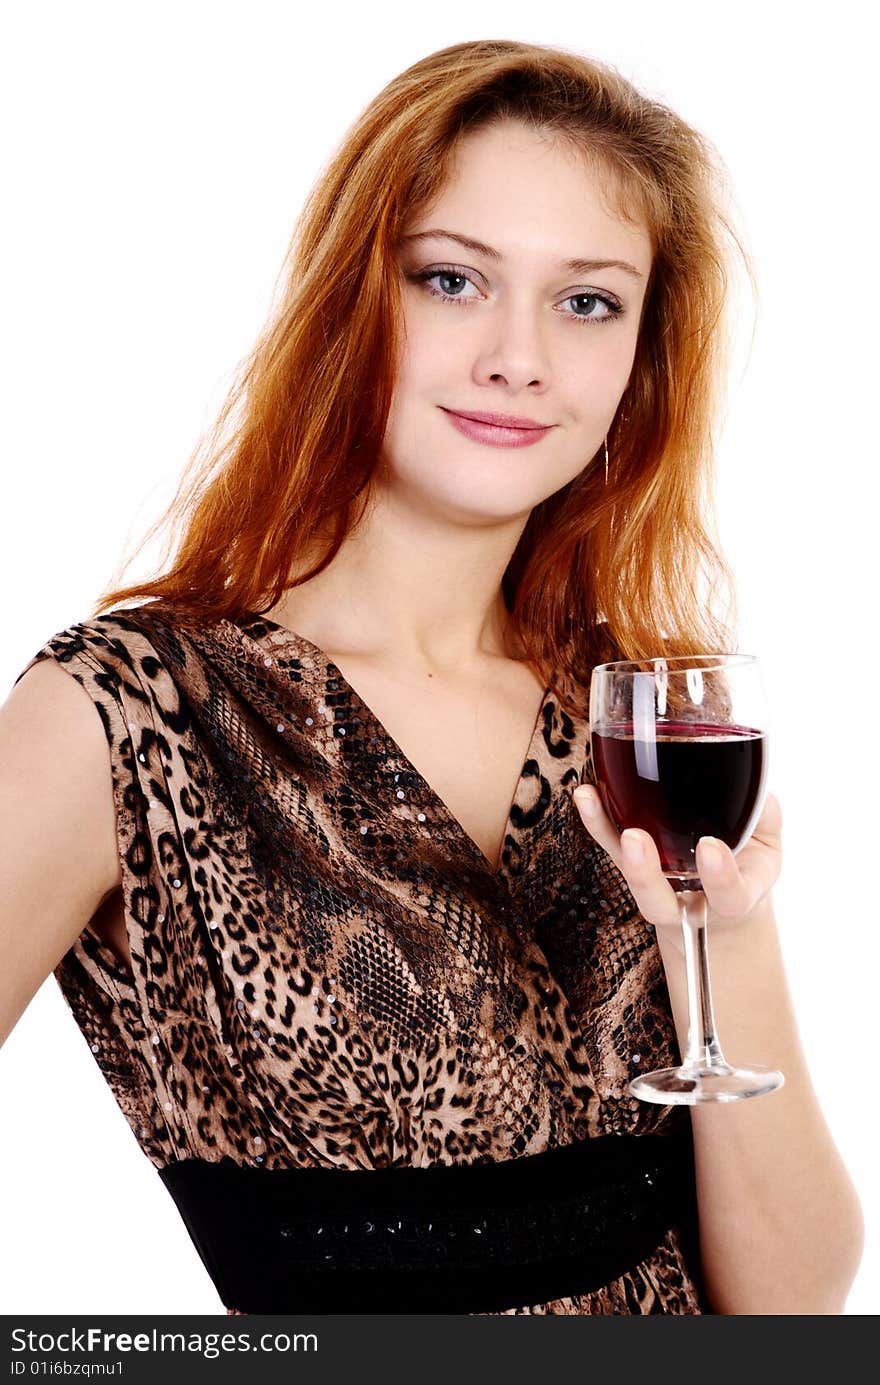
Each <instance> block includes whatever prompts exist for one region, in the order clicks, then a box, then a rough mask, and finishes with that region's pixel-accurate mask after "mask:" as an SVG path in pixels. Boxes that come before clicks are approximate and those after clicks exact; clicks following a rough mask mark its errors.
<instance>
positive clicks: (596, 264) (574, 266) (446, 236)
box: [400, 230, 644, 279]
mask: <svg viewBox="0 0 880 1385" xmlns="http://www.w3.org/2000/svg"><path fill="white" fill-rule="evenodd" d="M400 240H401V244H402V243H403V242H404V241H409V240H454V241H457V242H458V244H459V245H463V246H464V248H465V249H466V250H473V252H474V254H476V255H485V256H486V258H487V259H490V260H501V259H503V258H504V257H503V255H502V254H501V251H500V250H493V248H492V246H491V245H484V244H483V242H482V241H481V240H474V239H473V237H472V236H460V235H458V234H457V233H456V232H455V231H441V230H430V231H414V232H412V234H411V235H408V236H401V238H400ZM559 268H560V269H565V270H570V271H571V273H573V274H591V273H592V272H593V270H594V269H623V270H625V271H626V273H627V274H631V275H632V276H633V277H634V278H635V279H642V278H644V275H643V274H641V273H640V271H639V270H637V269H636V267H635V265H631V264H629V263H628V261H626V260H562V261H560V265H559Z"/></svg>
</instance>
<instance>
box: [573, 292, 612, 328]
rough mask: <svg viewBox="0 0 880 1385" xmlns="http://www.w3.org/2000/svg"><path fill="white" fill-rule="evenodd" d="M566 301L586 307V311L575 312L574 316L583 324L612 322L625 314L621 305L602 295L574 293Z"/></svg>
mask: <svg viewBox="0 0 880 1385" xmlns="http://www.w3.org/2000/svg"><path fill="white" fill-rule="evenodd" d="M564 301H565V302H566V303H575V302H577V303H582V304H585V305H586V311H584V312H575V314H574V316H575V317H578V318H580V319H581V321H582V322H610V321H611V320H612V318H615V317H619V316H620V314H621V313H622V312H623V309H622V308H621V306H620V304H619V303H616V302H615V301H614V300H613V299H612V298H605V297H604V295H603V294H601V293H573V294H572V295H571V296H570V297H569V298H566V299H565V300H564ZM597 308H598V309H599V311H598V312H596V309H597Z"/></svg>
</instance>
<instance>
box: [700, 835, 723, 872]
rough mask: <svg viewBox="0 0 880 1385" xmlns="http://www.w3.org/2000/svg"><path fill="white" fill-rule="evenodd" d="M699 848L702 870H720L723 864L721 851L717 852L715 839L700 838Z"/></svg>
mask: <svg viewBox="0 0 880 1385" xmlns="http://www.w3.org/2000/svg"><path fill="white" fill-rule="evenodd" d="M700 847H701V850H700V856H701V857H702V861H703V869H704V870H708V871H714V870H720V869H721V867H722V865H723V863H724V857H723V856H722V854H721V851H720V850H719V847H718V845H717V843H716V841H715V838H714V837H701V838H700Z"/></svg>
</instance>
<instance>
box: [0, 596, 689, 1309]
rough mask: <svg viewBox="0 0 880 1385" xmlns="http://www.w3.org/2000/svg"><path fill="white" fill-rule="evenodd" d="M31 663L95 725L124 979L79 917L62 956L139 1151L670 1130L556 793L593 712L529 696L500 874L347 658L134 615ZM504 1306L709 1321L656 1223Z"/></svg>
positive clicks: (586, 774)
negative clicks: (530, 1298)
mask: <svg viewBox="0 0 880 1385" xmlns="http://www.w3.org/2000/svg"><path fill="white" fill-rule="evenodd" d="M47 658H51V659H54V660H55V661H56V662H57V663H58V664H59V666H60V667H61V668H63V669H65V670H66V671H67V672H68V673H69V674H70V675H71V676H72V677H73V678H75V679H76V680H77V682H78V683H79V684H80V685H81V686H82V687H83V688H84V689H85V691H86V692H87V694H88V695H89V697H90V698H91V699H92V701H93V702H94V703H95V705H96V707H97V710H98V712H99V714H100V717H101V721H102V723H103V727H104V731H105V733H106V737H107V741H108V745H109V748H110V757H111V765H112V773H113V795H114V803H115V813H116V833H117V847H118V853H119V859H120V863H121V868H122V893H123V901H124V914H125V924H126V929H127V933H128V938H129V943H130V949H131V955H132V961H133V970H134V974H133V976H132V975H130V974H129V972H128V970H127V968H126V967H125V966H124V965H123V963H122V962H121V961H120V960H119V959H118V958H117V956H116V955H115V953H114V952H113V951H112V950H111V949H110V948H109V947H108V946H107V945H106V944H105V943H103V942H102V941H101V939H100V938H99V936H98V935H97V934H96V933H95V932H94V931H93V929H92V927H91V925H89V926H86V927H85V928H84V929H83V931H82V933H81V934H80V936H79V937H78V939H77V941H76V942H75V943H74V945H73V946H72V947H71V948H70V950H69V951H68V952H67V954H66V955H65V956H64V957H63V959H62V960H61V962H60V963H59V964H58V966H57V968H56V970H55V973H54V974H55V977H56V980H57V982H58V984H59V986H60V988H61V991H62V994H63V995H64V998H65V1000H66V1002H67V1004H68V1005H69V1007H70V1009H71V1011H72V1013H73V1016H74V1018H75V1020H76V1022H77V1024H78V1026H79V1028H80V1030H81V1032H82V1033H83V1035H84V1037H85V1040H86V1042H87V1043H88V1045H89V1048H90V1050H91V1052H92V1054H93V1055H94V1058H95V1062H96V1063H97V1065H98V1068H99V1070H100V1072H101V1073H102V1075H103V1077H104V1078H105V1080H106V1081H107V1083H108V1084H109V1086H110V1088H111V1090H112V1092H113V1095H114V1097H115V1099H116V1101H117V1103H118V1105H119V1107H120V1108H121V1110H122V1112H123V1114H124V1115H125V1117H126V1118H127V1120H128V1122H129V1124H130V1126H131V1129H132V1132H133V1134H134V1137H135V1139H136V1140H137V1142H138V1144H139V1146H140V1148H141V1149H142V1151H143V1152H144V1154H145V1155H146V1157H147V1158H148V1159H149V1160H150V1161H151V1162H152V1164H153V1165H154V1167H155V1168H156V1169H157V1170H162V1169H163V1168H165V1167H166V1166H167V1165H169V1164H170V1163H171V1161H174V1160H185V1159H188V1158H197V1159H203V1160H220V1159H224V1158H226V1159H231V1160H233V1161H234V1162H235V1164H236V1165H239V1166H246V1165H252V1166H254V1167H262V1168H266V1169H301V1168H332V1169H342V1170H365V1169H380V1168H383V1169H385V1168H397V1167H426V1166H429V1165H433V1164H437V1163H442V1164H468V1163H476V1162H487V1161H498V1160H510V1159H516V1158H517V1157H518V1156H520V1155H529V1154H533V1153H539V1152H541V1151H545V1150H552V1149H554V1148H556V1147H558V1146H563V1145H567V1144H569V1143H571V1142H574V1141H582V1140H585V1139H587V1138H589V1137H592V1136H604V1135H641V1134H651V1135H657V1134H667V1133H668V1134H670V1135H672V1134H674V1133H675V1132H680V1130H681V1125H682V1122H689V1119H690V1118H689V1115H688V1113H687V1111H686V1110H685V1109H683V1108H680V1107H678V1108H677V1107H663V1106H655V1105H648V1104H646V1103H643V1102H640V1101H638V1100H636V1099H635V1098H633V1097H631V1096H630V1095H629V1094H628V1092H627V1083H628V1082H629V1081H630V1080H631V1078H632V1077H633V1076H634V1075H636V1074H637V1073H638V1072H639V1071H644V1070H647V1069H650V1068H653V1067H663V1066H668V1065H670V1064H672V1063H675V1062H677V1061H678V1050H677V1044H676V1038H675V1031H674V1026H673V1023H672V1017H671V1012H670V1006H669V998H668V993H667V990H666V985H665V981H664V976H663V967H662V963H661V960H660V955H659V951H658V948H657V944H656V940H655V936H654V930H653V929H652V928H651V927H650V926H649V925H648V924H646V922H645V921H644V920H643V919H642V917H641V915H640V914H639V912H638V910H637V908H636V905H635V902H634V900H633V898H632V895H631V894H630V892H629V890H628V889H627V886H626V884H625V881H624V880H623V877H622V876H621V875H620V873H619V872H618V871H617V870H616V868H615V867H614V866H613V864H612V862H611V861H610V859H609V858H608V856H607V854H606V853H605V852H604V851H603V850H602V849H601V848H600V847H598V845H597V844H596V843H594V842H593V841H592V839H591V838H590V837H589V835H588V834H587V832H586V831H585V830H584V828H583V826H582V824H581V821H580V817H579V814H578V811H577V808H576V807H575V805H574V803H573V802H572V798H571V794H572V790H573V788H574V787H576V785H577V784H578V783H580V782H582V781H585V780H589V781H590V782H593V775H592V766H591V763H590V754H589V728H588V724H587V722H586V721H585V720H581V719H577V718H574V717H572V716H571V715H570V714H569V713H568V712H567V711H565V710H564V709H563V708H562V707H561V706H560V705H559V704H558V701H557V699H556V698H555V696H553V695H552V694H551V692H550V690H549V688H548V689H547V690H545V694H544V698H543V701H542V704H541V708H540V711H539V713H538V717H537V720H536V723H535V726H534V729H533V732H532V735H531V738H530V742H529V745H528V747H527V748H526V751H525V760H524V764H523V767H522V771H521V774H520V776H519V780H518V783H517V786H516V790H515V794H514V798H513V802H512V804H511V807H510V811H509V816H508V821H507V824H506V830H505V836H504V844H503V851H502V857H501V863H500V867H499V869H498V870H497V872H493V871H492V869H491V867H490V866H489V863H488V862H487V861H486V858H485V857H484V855H483V853H482V851H481V850H480V849H479V848H478V847H477V845H476V843H475V842H474V841H473V840H472V839H471V838H470V837H469V836H468V835H467V833H466V832H465V831H464V829H463V827H462V826H461V824H460V823H459V822H458V821H457V819H456V818H455V817H454V816H453V815H452V813H451V812H450V811H449V809H448V808H447V807H446V806H445V804H444V803H443V801H442V800H441V799H440V798H439V797H438V795H437V794H436V793H435V792H434V790H433V789H432V788H431V787H430V785H429V784H428V783H427V782H426V780H425V779H423V778H422V776H421V775H420V774H419V772H418V771H417V770H416V768H415V767H414V766H413V765H412V764H411V763H410V762H409V761H408V760H407V758H406V756H405V755H404V754H403V752H402V751H401V750H400V748H399V747H398V746H397V745H396V744H395V742H394V741H393V740H392V739H391V738H390V736H389V735H388V733H387V732H386V731H385V729H384V727H383V726H382V725H381V723H380V722H379V721H378V719H377V717H376V716H375V715H374V714H373V713H372V712H371V710H370V708H369V707H368V706H367V705H366V703H364V702H363V700H362V699H361V698H360V697H359V696H358V694H357V692H356V691H355V690H354V689H353V688H352V687H351V686H350V685H349V684H348V683H347V682H346V679H345V678H344V677H343V676H342V674H341V672H340V670H339V669H338V668H337V667H336V666H335V665H334V664H333V663H332V662H331V661H330V659H329V658H328V657H327V656H326V655H325V654H324V653H323V652H322V651H321V650H320V649H319V648H317V646H315V645H313V644H311V643H310V642H309V641H308V640H307V639H305V638H304V637H303V636H301V635H299V634H297V633H295V632H293V631H291V630H288V629H287V628H285V627H282V626H280V625H277V624H275V623H274V622H272V621H271V620H269V619H267V618H265V617H261V616H256V615H253V616H245V617H243V618H241V619H239V620H237V621H235V622H232V621H229V620H220V621H216V622H214V623H212V624H208V625H205V624H202V625H198V624H196V623H193V622H191V621H188V620H186V619H184V618H182V617H181V616H180V615H179V613H178V614H175V613H173V612H169V611H168V610H167V609H166V610H163V608H162V606H161V603H154V604H148V605H143V606H139V607H135V608H129V609H127V610H118V611H114V612H111V613H110V614H106V615H101V616H98V617H96V618H94V619H91V620H87V621H85V622H83V623H81V624H77V625H72V626H70V627H69V628H68V629H66V630H63V631H61V632H59V633H58V634H56V635H54V636H53V637H52V638H50V639H49V640H48V641H47V643H46V644H45V645H44V646H43V647H42V648H41V649H40V650H39V651H38V653H37V654H36V655H35V656H34V658H33V659H31V661H30V662H29V663H28V664H27V665H26V666H25V668H24V669H23V670H22V674H23V673H24V672H26V671H27V669H28V668H30V667H31V666H32V665H33V664H35V663H37V662H39V661H40V660H42V659H47ZM22 674H19V678H20V677H21V676H22ZM16 681H17V680H16ZM237 1311H238V1310H237V1309H236V1308H235V1307H234V1306H232V1307H230V1306H229V1305H227V1312H228V1313H236V1312H237ZM389 1311H393V1309H391V1310H389ZM501 1311H503V1312H505V1313H510V1314H561V1315H575V1314H648V1313H674V1314H677V1313H682V1314H697V1313H702V1312H708V1311H711V1310H710V1309H709V1308H708V1306H707V1305H706V1303H705V1301H704V1296H703V1290H702V1288H701V1279H700V1267H699V1260H698V1252H697V1250H696V1242H695V1238H694V1237H693V1235H689V1234H685V1231H684V1230H683V1228H682V1227H680V1226H678V1225H674V1226H672V1227H670V1228H669V1230H668V1231H667V1232H666V1234H665V1235H664V1236H663V1238H662V1239H661V1240H660V1242H659V1244H657V1246H656V1248H655V1249H654V1251H653V1252H652V1253H651V1254H650V1255H649V1256H648V1257H647V1258H646V1259H644V1260H643V1261H641V1262H640V1263H639V1264H636V1265H633V1266H632V1268H631V1269H630V1270H628V1271H627V1272H626V1273H625V1274H623V1275H622V1276H620V1277H619V1278H617V1279H615V1280H613V1281H612V1282H609V1283H607V1284H605V1285H603V1287H601V1288H600V1289H598V1290H596V1291H595V1292H592V1293H588V1294H580V1295H573V1296H570V1297H567V1298H559V1299H555V1300H553V1301H552V1302H544V1303H537V1304H534V1303H533V1304H511V1305H510V1306H509V1307H506V1308H504V1309H503V1310H501Z"/></svg>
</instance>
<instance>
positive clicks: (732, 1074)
mask: <svg viewBox="0 0 880 1385" xmlns="http://www.w3.org/2000/svg"><path fill="white" fill-rule="evenodd" d="M784 1082H785V1078H784V1077H783V1075H782V1073H781V1072H777V1071H775V1069H773V1068H758V1067H755V1068H731V1067H729V1066H728V1064H727V1063H721V1064H718V1066H717V1067H696V1066H694V1067H688V1066H683V1067H680V1068H658V1069H657V1071H656V1072H646V1073H644V1074H643V1075H642V1076H641V1077H637V1078H636V1079H635V1081H634V1082H630V1084H629V1091H630V1092H631V1093H632V1095H633V1096H636V1097H638V1098H639V1100H640V1101H653V1102H655V1103H656V1104H657V1105H658V1106H700V1105H702V1104H703V1102H706V1101H744V1100H745V1099H746V1098H747V1097H750V1096H766V1095H767V1093H768V1092H775V1091H777V1090H778V1089H779V1088H780V1087H781V1086H782V1085H783V1083H784Z"/></svg>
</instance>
